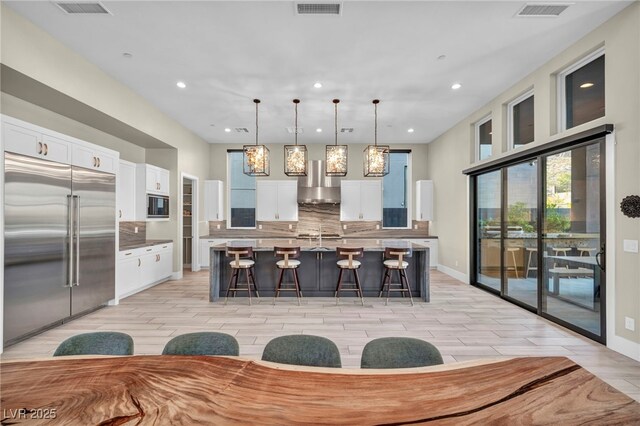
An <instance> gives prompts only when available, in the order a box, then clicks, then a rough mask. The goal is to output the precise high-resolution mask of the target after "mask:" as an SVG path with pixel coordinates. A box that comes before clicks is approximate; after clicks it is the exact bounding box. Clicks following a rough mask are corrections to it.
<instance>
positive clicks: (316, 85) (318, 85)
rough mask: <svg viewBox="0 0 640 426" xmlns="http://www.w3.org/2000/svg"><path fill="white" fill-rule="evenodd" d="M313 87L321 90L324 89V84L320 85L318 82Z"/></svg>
mask: <svg viewBox="0 0 640 426" xmlns="http://www.w3.org/2000/svg"><path fill="white" fill-rule="evenodd" d="M313 87H315V88H316V89H319V88H321V87H322V83H320V82H319V81H316V83H315V84H314V85H313Z"/></svg>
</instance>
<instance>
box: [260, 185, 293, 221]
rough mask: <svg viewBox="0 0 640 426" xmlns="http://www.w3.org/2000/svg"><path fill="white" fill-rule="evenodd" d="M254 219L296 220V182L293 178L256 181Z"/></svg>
mask: <svg viewBox="0 0 640 426" xmlns="http://www.w3.org/2000/svg"><path fill="white" fill-rule="evenodd" d="M256 204H257V206H256V220H257V221H260V222H267V221H288V222H295V221H297V220H298V182H297V181H295V180H258V181H257V182H256Z"/></svg>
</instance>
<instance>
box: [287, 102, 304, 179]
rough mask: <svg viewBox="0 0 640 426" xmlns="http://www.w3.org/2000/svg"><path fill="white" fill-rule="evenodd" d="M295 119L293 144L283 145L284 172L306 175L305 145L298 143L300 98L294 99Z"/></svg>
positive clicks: (292, 174)
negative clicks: (294, 142)
mask: <svg viewBox="0 0 640 426" xmlns="http://www.w3.org/2000/svg"><path fill="white" fill-rule="evenodd" d="M293 103H294V105H295V111H296V120H295V127H294V132H295V135H296V136H295V141H296V144H295V145H285V146H284V174H285V175H287V176H306V175H307V147H306V146H305V145H298V104H299V103H300V99H294V100H293Z"/></svg>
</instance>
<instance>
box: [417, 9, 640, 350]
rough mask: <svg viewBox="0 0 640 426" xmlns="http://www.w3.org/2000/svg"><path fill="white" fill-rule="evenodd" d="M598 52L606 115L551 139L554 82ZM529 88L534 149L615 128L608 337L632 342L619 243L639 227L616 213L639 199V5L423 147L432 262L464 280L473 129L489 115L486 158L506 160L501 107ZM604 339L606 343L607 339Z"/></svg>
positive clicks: (639, 273) (639, 310) (627, 261)
mask: <svg viewBox="0 0 640 426" xmlns="http://www.w3.org/2000/svg"><path fill="white" fill-rule="evenodd" d="M601 46H604V47H605V54H606V65H605V73H606V76H605V78H606V80H605V86H606V105H605V108H606V116H605V117H603V118H600V119H598V120H595V121H593V122H590V123H587V124H583V125H581V126H577V127H575V128H573V129H571V130H568V131H564V132H560V133H558V132H557V127H558V126H557V119H556V108H555V103H556V94H555V93H556V87H555V77H554V75H555V74H556V73H558V72H560V71H562V70H563V69H564V68H566V67H567V66H569V65H571V64H572V63H574V62H575V61H577V60H579V59H581V58H582V57H584V56H586V55H588V54H589V53H590V52H593V51H594V50H596V49H598V48H599V47H601ZM531 87H533V88H534V91H535V107H534V108H535V127H536V128H535V142H534V143H532V144H531V146H534V145H540V144H544V143H547V142H549V141H551V140H554V139H557V138H560V137H564V136H569V135H571V134H574V133H577V132H580V131H583V130H585V129H588V128H591V127H594V126H596V125H599V124H605V123H612V124H614V125H615V129H616V130H615V139H616V146H615V167H614V171H613V173H614V176H615V183H613V182H608V190H609V191H614V193H615V206H614V207H615V212H616V213H615V215H614V217H609V218H608V220H609V221H613V224H614V226H615V241H616V244H615V245H616V247H615V251H616V256H615V262H611V259H610V260H609V264H610V265H611V264H614V265H615V276H616V279H615V283H611V286H610V288H611V287H614V286H615V335H617V336H620V337H623V338H625V339H628V340H630V341H633V342H636V343H638V342H640V278H639V277H640V256H639V255H638V254H637V253H625V252H623V250H622V242H623V240H624V239H633V240H638V239H640V220H638V219H630V218H627V217H625V216H623V215H622V214H621V213H620V210H619V208H618V207H617V206H618V205H619V203H620V200H621V199H622V198H624V197H625V196H627V195H630V194H640V167H639V164H640V96H639V94H640V4H639V3H634V4H632V5H630V6H629V7H627V8H626V9H625V10H623V11H622V12H620V13H619V14H618V15H617V16H615V17H614V18H612V19H611V20H609V21H607V22H606V23H604V24H603V25H602V26H600V27H598V28H597V29H596V30H594V31H593V32H591V33H590V34H588V35H587V36H585V37H584V38H582V39H581V40H579V41H578V42H577V43H575V44H574V45H572V46H571V47H569V48H568V49H566V50H565V51H564V52H562V53H561V54H560V55H558V56H556V57H555V58H553V59H552V60H550V61H549V62H547V63H546V64H544V65H543V66H542V67H540V68H539V69H537V70H535V71H533V72H532V73H531V74H530V75H528V76H527V77H525V78H524V79H523V80H521V81H520V82H518V83H517V84H515V85H514V86H513V87H511V88H510V89H508V90H507V91H505V92H504V93H502V94H500V95H499V96H497V97H496V98H495V99H493V100H492V101H491V102H489V103H488V104H487V105H485V106H484V107H483V108H481V109H479V110H478V111H476V112H474V113H473V114H471V115H470V116H469V117H467V118H466V119H464V120H462V121H461V122H460V123H458V124H457V125H456V126H454V127H453V128H451V129H450V130H448V131H447V132H446V133H444V134H443V135H441V136H440V137H438V138H437V139H436V140H435V141H433V142H432V143H431V144H429V145H428V156H427V168H428V171H429V172H428V173H429V177H430V178H431V179H433V180H434V184H435V188H436V191H435V213H434V214H435V220H434V222H433V224H432V229H433V232H434V234H436V235H438V236H439V237H440V240H439V243H440V246H439V250H440V252H439V256H440V259H439V261H440V263H441V264H442V265H444V266H445V267H448V268H452V269H455V270H456V271H458V272H461V273H465V274H466V273H467V270H466V268H467V267H468V264H469V243H468V242H469V227H468V223H469V215H468V200H469V198H468V195H467V178H466V176H464V175H463V174H462V170H463V169H465V168H467V167H469V166H470V165H471V164H472V161H471V159H472V158H473V153H474V145H473V142H472V141H473V137H472V135H473V124H474V123H475V122H476V121H478V120H479V119H481V118H482V117H484V116H486V115H487V114H489V113H491V114H492V117H493V123H492V124H493V141H494V142H493V151H494V153H497V154H498V155H494V158H495V157H497V156H500V155H501V154H500V153H502V155H505V154H506V153H505V152H504V151H505V148H506V128H507V126H506V104H507V103H508V102H509V101H511V100H512V99H514V98H516V97H517V96H518V95H520V94H522V93H523V92H526V91H527V90H528V89H530V88H531ZM625 316H626V317H631V318H634V319H635V320H636V331H629V330H626V329H625V328H624V317H625ZM608 337H609V338H611V337H612V336H608Z"/></svg>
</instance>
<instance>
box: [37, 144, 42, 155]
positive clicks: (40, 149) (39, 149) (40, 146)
mask: <svg viewBox="0 0 640 426" xmlns="http://www.w3.org/2000/svg"><path fill="white" fill-rule="evenodd" d="M38 154H42V142H38Z"/></svg>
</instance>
